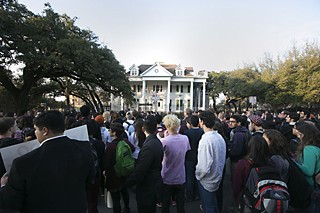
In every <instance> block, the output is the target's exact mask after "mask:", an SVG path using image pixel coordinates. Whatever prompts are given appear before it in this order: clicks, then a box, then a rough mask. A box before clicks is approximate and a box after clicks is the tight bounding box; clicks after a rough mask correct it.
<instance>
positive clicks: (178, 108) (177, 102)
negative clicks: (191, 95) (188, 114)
mask: <svg viewBox="0 0 320 213" xmlns="http://www.w3.org/2000/svg"><path fill="white" fill-rule="evenodd" d="M179 103H180V101H179V100H178V99H177V100H176V110H180V105H179Z"/></svg>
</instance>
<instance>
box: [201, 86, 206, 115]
mask: <svg viewBox="0 0 320 213" xmlns="http://www.w3.org/2000/svg"><path fill="white" fill-rule="evenodd" d="M205 108H206V82H205V81H204V82H203V90H202V110H205Z"/></svg>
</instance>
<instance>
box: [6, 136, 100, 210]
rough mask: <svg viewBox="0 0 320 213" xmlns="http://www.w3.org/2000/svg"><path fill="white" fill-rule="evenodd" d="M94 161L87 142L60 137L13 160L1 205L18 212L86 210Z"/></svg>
mask: <svg viewBox="0 0 320 213" xmlns="http://www.w3.org/2000/svg"><path fill="white" fill-rule="evenodd" d="M93 174H94V165H93V157H92V152H91V147H90V144H89V143H88V142H81V141H76V140H71V139H69V138H68V137H65V136H64V137H59V138H55V139H51V140H48V141H46V142H45V143H43V144H42V145H41V146H40V147H39V148H37V149H35V150H33V151H31V152H29V153H27V154H25V155H23V156H21V157H18V158H16V159H15V160H14V161H13V164H12V167H11V170H10V174H9V178H8V183H7V185H6V186H4V187H2V188H1V189H0V208H1V209H14V210H20V212H21V213H25V212H30V213H31V212H32V213H43V212H46V213H51V212H52V213H57V212H59V213H85V212H86V210H87V199H86V188H85V186H86V183H87V182H88V181H90V180H91V178H93V177H92V176H93Z"/></svg>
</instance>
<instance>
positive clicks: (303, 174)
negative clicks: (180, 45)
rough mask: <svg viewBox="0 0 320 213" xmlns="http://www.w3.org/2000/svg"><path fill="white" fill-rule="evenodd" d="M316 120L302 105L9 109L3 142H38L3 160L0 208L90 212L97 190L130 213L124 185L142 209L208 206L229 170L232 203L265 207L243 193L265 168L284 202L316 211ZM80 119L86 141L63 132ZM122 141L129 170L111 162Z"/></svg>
mask: <svg viewBox="0 0 320 213" xmlns="http://www.w3.org/2000/svg"><path fill="white" fill-rule="evenodd" d="M318 119H319V117H318V116H317V115H315V114H310V113H309V112H308V111H307V110H302V111H300V112H296V111H287V110H283V111H281V112H280V113H278V114H274V113H270V112H267V111H264V112H260V111H256V112H251V111H248V112H245V113H224V112H220V113H218V112H214V111H213V110H206V111H199V112H193V111H192V110H191V109H186V110H185V112H184V116H183V118H181V119H180V118H178V116H177V115H175V114H172V113H169V114H167V115H162V114H160V113H155V112H147V113H143V112H138V111H136V110H133V111H130V110H127V111H120V112H109V111H106V112H103V113H101V114H99V113H92V112H91V109H90V107H89V106H87V105H84V106H82V107H81V108H80V112H79V113H64V114H63V113H60V112H58V111H47V112H42V113H39V114H36V115H33V114H32V113H31V112H26V113H23V114H21V115H19V116H15V114H14V113H7V114H6V115H5V116H3V117H0V148H4V147H8V146H12V145H16V144H19V143H23V142H27V141H30V140H33V139H38V141H39V143H40V147H39V148H37V149H35V150H33V151H31V152H30V153H28V154H26V155H23V156H21V157H18V158H16V159H15V160H14V161H13V163H12V167H11V170H10V171H6V169H5V167H4V163H3V162H0V172H1V176H3V178H2V179H1V188H0V209H2V210H3V211H7V212H68V213H70V212H77V213H78V212H89V213H96V212H98V201H99V197H100V196H103V195H105V192H109V193H110V194H111V197H112V201H113V212H114V213H121V212H124V213H128V212H130V205H129V203H130V202H129V199H130V196H129V192H128V190H133V191H134V192H135V194H136V203H137V208H138V212H139V213H144V212H145V213H152V212H156V210H157V206H158V207H160V208H161V212H163V213H168V212H170V206H171V205H174V206H176V209H177V212H178V213H183V212H185V202H193V201H195V200H201V205H200V209H201V210H202V211H203V212H205V213H211V212H221V211H222V210H223V181H224V179H225V172H226V169H230V172H231V182H232V189H233V190H232V191H233V195H232V197H233V200H234V208H233V211H235V212H254V209H255V210H260V211H262V210H265V209H267V208H271V207H270V206H271V204H268V205H269V207H266V206H264V205H265V204H263V203H259V204H257V205H252V202H253V201H252V199H249V197H250V195H252V198H253V197H254V196H253V195H254V194H255V193H258V191H257V188H258V186H257V183H258V182H263V181H262V180H264V179H263V178H262V176H263V175H265V176H267V175H270V174H271V173H272V175H273V176H272V178H271V176H269V177H268V178H269V179H275V180H276V181H277V184H279V183H280V182H281V184H282V183H283V184H282V185H281V186H282V187H283V190H282V192H283V193H282V194H281V195H283V197H284V198H283V199H282V201H281V203H282V204H283V205H282V206H281V208H284V209H285V211H287V212H320V186H319V184H320V180H319V179H320V175H319V173H320V130H319V126H320V120H318ZM80 125H87V130H88V136H89V143H84V142H80V141H76V140H72V139H69V138H67V137H66V136H64V135H63V132H64V130H66V129H70V128H73V127H77V126H80ZM122 141H124V142H125V144H127V146H128V147H129V148H128V149H129V150H130V155H131V157H132V158H133V159H134V163H135V166H134V169H133V171H131V173H130V174H128V175H126V176H119V174H117V172H116V171H115V164H116V163H117V162H116V161H117V159H118V157H117V155H118V150H117V147H118V144H119V143H120V142H122ZM228 159H229V162H230V163H229V165H230V168H226V165H227V160H228ZM0 160H1V161H2V158H1V159H0ZM266 171H267V172H266ZM270 190H274V189H270ZM278 191H279V190H278ZM261 193H262V192H261ZM230 196H231V195H230ZM261 196H262V195H261ZM268 199H271V198H270V197H268ZM272 199H273V198H272ZM286 199H287V203H288V205H286V202H285V200H286ZM121 200H123V202H121ZM278 201H279V199H278ZM279 202H280V201H279ZM121 203H123V206H121ZM249 204H250V205H249ZM279 206H280V204H279V203H278V209H280V207H279ZM271 212H273V211H271ZM274 212H276V210H275V211H274Z"/></svg>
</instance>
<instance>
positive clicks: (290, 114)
mask: <svg viewBox="0 0 320 213" xmlns="http://www.w3.org/2000/svg"><path fill="white" fill-rule="evenodd" d="M289 117H290V119H293V121H294V122H297V121H298V120H299V119H300V115H299V114H298V113H296V112H290V113H289Z"/></svg>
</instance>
